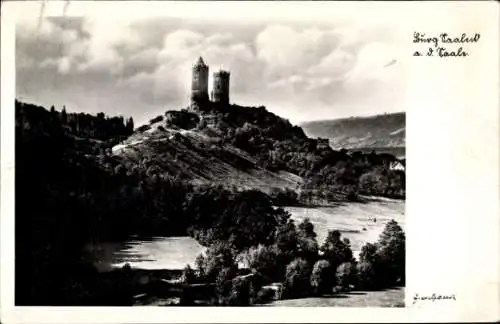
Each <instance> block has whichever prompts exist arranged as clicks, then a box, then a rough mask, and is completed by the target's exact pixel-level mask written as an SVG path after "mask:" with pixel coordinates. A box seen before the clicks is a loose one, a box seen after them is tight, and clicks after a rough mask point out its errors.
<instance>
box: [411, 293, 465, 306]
mask: <svg viewBox="0 0 500 324" xmlns="http://www.w3.org/2000/svg"><path fill="white" fill-rule="evenodd" d="M419 300H430V301H432V302H435V301H436V300H457V299H456V298H455V295H454V294H453V295H440V294H435V293H434V294H432V295H430V296H419V295H418V294H415V296H413V305H415V304H416V303H417V301H419Z"/></svg>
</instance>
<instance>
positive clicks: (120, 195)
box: [15, 101, 404, 305]
mask: <svg viewBox="0 0 500 324" xmlns="http://www.w3.org/2000/svg"><path fill="white" fill-rule="evenodd" d="M260 111H261V112H262V109H261V110H260ZM248 113H251V112H250V111H248ZM226 114H229V116H231V113H226ZM266 115H268V114H266ZM238 116H239V114H236V116H233V117H228V118H229V119H230V120H231V121H233V122H234V123H235V125H237V128H236V131H235V133H236V132H238V133H241V134H243V135H241V136H240V135H234V136H233V139H230V138H231V137H230V136H229V135H228V137H227V140H231V141H233V140H234V138H237V143H235V145H239V146H241V147H245V145H249V147H248V148H246V149H248V150H249V151H251V150H256V151H255V152H256V153H258V152H263V150H260V151H259V150H258V147H259V145H264V144H262V143H260V142H259V141H260V140H252V138H255V135H253V137H248V134H247V133H248V132H247V131H245V129H250V130H252V132H255V127H253V126H248V124H246V122H244V120H245V119H247V118H249V119H250V120H259V118H260V117H259V116H260V115H257V116H245V117H241V118H240V117H238ZM269 116H271V115H269ZM269 116H267V118H269V120H268V121H267V122H266V123H269V126H268V127H267V128H266V127H264V128H262V129H263V131H262V132H264V134H265V137H263V138H274V139H275V140H276V141H277V143H278V144H276V145H275V144H273V149H275V150H279V149H278V148H279V147H280V145H283V143H287V142H286V141H291V142H290V143H291V144H290V145H292V147H295V146H297V145H299V144H300V145H305V144H306V143H307V140H306V139H304V135H303V132H301V129H300V128H295V127H293V126H291V125H290V124H289V123H287V122H286V121H283V120H281V119H279V120H281V124H279V123H278V124H277V126H275V127H276V129H278V130H281V131H278V132H276V129H272V127H271V126H270V125H271V124H273V123H275V122H276V121H278V119H273V118H279V117H277V116H275V117H269ZM245 125H247V126H245ZM280 125H281V126H280ZM240 127H241V131H240ZM133 128H134V125H133V120H132V119H131V118H129V119H127V120H124V119H123V118H121V117H106V116H104V114H98V115H96V116H91V115H88V114H68V113H66V112H65V109H63V110H62V111H61V112H58V111H56V110H55V109H50V110H46V109H44V108H42V107H38V106H34V105H30V104H24V103H21V102H18V101H16V180H15V181H16V183H15V190H16V192H15V197H16V198H15V199H16V202H15V204H16V205H15V208H16V233H15V234H16V235H15V237H16V239H15V243H16V265H15V271H16V304H17V305H39V304H43V305H64V304H93V305H94V304H96V305H98V304H115V303H116V304H125V305H126V304H128V303H129V302H130V301H129V300H128V299H127V298H126V297H127V296H128V294H127V293H126V292H124V290H123V289H126V285H121V284H120V283H119V282H114V281H112V282H106V283H103V282H101V281H100V280H101V279H100V276H99V275H98V274H97V273H96V272H95V269H93V268H92V267H90V266H88V265H87V264H86V263H85V262H84V261H83V260H81V251H82V248H83V246H84V245H85V244H86V243H88V242H89V241H92V240H104V239H123V238H126V237H128V236H129V235H132V234H135V235H145V236H147V235H163V236H168V235H185V234H189V235H191V236H193V237H195V238H196V239H197V240H198V241H199V242H200V243H201V244H203V245H205V246H208V247H209V253H208V254H207V257H206V258H205V259H200V260H199V264H200V269H199V270H200V271H199V273H198V274H196V275H195V278H196V280H202V281H203V280H204V281H207V280H209V281H211V280H215V281H216V282H218V283H220V285H219V286H221V288H218V289H221V290H220V292H219V293H218V294H217V296H226V295H227V293H228V291H229V294H230V292H231V290H232V289H233V288H234V287H233V286H231V285H229V286H228V282H232V280H233V279H234V278H235V273H234V272H233V270H234V261H235V258H236V256H238V255H242V254H245V253H247V254H248V255H254V254H255V255H256V256H255V257H256V258H257V259H259V260H260V258H263V259H264V260H268V259H272V260H273V261H276V262H277V261H279V263H278V264H274V265H273V264H272V262H271V264H266V262H267V261H263V262H264V265H262V267H263V268H262V270H261V271H258V272H259V273H260V274H262V275H263V276H264V278H268V279H264V281H263V282H265V281H266V280H268V281H269V280H283V281H284V282H288V283H286V285H289V286H290V285H291V286H292V287H295V284H296V282H299V283H300V285H306V286H307V283H306V282H305V281H304V280H305V279H304V278H303V276H305V275H306V274H307V276H309V275H312V274H314V276H316V277H318V276H319V277H318V278H322V275H321V273H323V272H322V271H327V270H324V268H328V269H330V270H328V271H330V272H329V273H331V271H338V268H339V267H340V266H341V264H342V263H345V262H353V260H352V258H351V257H349V253H348V252H345V253H347V254H345V255H346V257H342V258H340V259H338V256H337V254H336V253H337V252H335V253H333V254H332V253H331V252H329V251H330V250H332V249H333V250H335V249H341V250H342V251H344V250H343V249H347V247H346V246H348V243H347V242H344V241H340V238H339V237H338V233H333V234H332V237H331V238H329V241H332V242H333V243H332V244H333V245H331V246H330V245H328V246H325V247H322V250H323V251H324V252H323V254H322V255H323V257H322V258H320V257H319V254H318V249H317V243H315V240H314V237H315V234H314V231H313V229H312V228H311V226H310V225H309V224H301V225H299V226H298V228H297V227H296V226H295V224H294V223H293V222H292V221H291V220H290V219H289V217H290V215H289V214H288V213H286V212H285V211H284V210H283V209H281V208H276V207H273V206H274V205H276V201H279V199H281V200H286V199H289V198H290V197H292V198H293V197H294V194H293V193H289V194H285V195H284V196H285V197H282V196H283V194H282V193H277V194H276V195H275V196H273V195H271V196H268V195H266V194H263V193H261V192H258V191H255V190H246V191H232V190H228V189H227V188H222V187H211V186H208V187H200V186H198V187H195V186H193V185H191V184H190V183H189V182H184V181H178V179H177V178H175V177H174V176H173V175H171V174H166V173H163V174H162V173H153V174H152V173H151V169H150V168H127V167H124V166H123V165H122V164H121V163H120V160H119V159H118V158H116V157H114V156H112V155H110V154H109V148H110V147H111V146H113V145H115V144H116V143H118V142H119V141H120V140H122V139H123V138H124V137H127V136H128V135H130V134H131V133H132V131H133ZM282 128H284V129H289V128H290V129H291V130H292V133H291V134H293V136H291V137H290V138H280V136H281V135H280V134H281V133H282V131H283V129H282ZM226 129H230V128H226ZM245 134H246V135H245ZM259 136H261V135H259ZM265 141H267V139H266V140H265ZM267 142H268V141H267ZM245 143H248V144H245ZM297 143H299V144H297ZM294 145H295V146H294ZM286 147H287V146H286V145H285V148H286ZM285 148H283V152H285ZM304 150H305V151H307V150H308V148H307V145H305V146H304ZM332 154H342V155H345V153H335V152H334V153H332V152H330V151H327V152H326V153H325V154H324V157H321V154H320V153H318V152H317V150H316V151H314V152H313V155H314V156H315V157H318V156H319V157H320V158H319V161H320V162H319V164H318V163H316V164H314V166H316V167H317V166H318V165H319V166H320V167H319V168H318V170H319V171H318V172H326V171H322V170H324V169H325V167H326V166H328V165H337V163H339V161H340V160H337V159H335V158H333V156H332ZM297 156H299V155H297ZM300 156H302V155H300ZM325 159H326V160H325ZM328 159H333V160H334V161H335V162H329V161H330V160H328ZM363 161H366V160H363ZM289 162H290V161H289ZM322 163H323V164H324V166H321V165H322ZM344 163H348V162H346V161H344ZM359 163H360V166H359V168H360V169H363V168H368V166H366V165H362V162H359ZM363 163H365V164H366V163H367V162H363ZM287 165H291V166H290V167H289V168H290V170H297V171H300V170H302V171H304V170H306V169H308V170H309V171H311V170H314V166H309V167H307V168H304V169H300V168H299V167H297V166H295V164H293V163H291V164H287ZM363 170H364V169H363ZM370 170H372V171H373V170H375V169H373V168H372V167H371V166H370ZM339 172H340V171H339ZM340 173H341V174H342V175H344V174H345V171H344V172H340ZM335 174H336V173H335ZM375 176H378V174H375ZM310 179H311V180H310V181H314V177H312V176H311V177H310ZM332 179H333V180H331V181H337V180H335V179H336V178H335V176H334V175H332ZM316 181H319V180H316ZM328 181H330V180H328ZM372 181H375V180H372ZM367 182H369V181H368V180H367ZM375 184H376V183H375ZM372 185H374V184H372ZM356 190H357V191H361V190H359V188H356ZM384 190H385V189H384ZM280 195H281V196H280ZM250 201H251V203H249V202H250ZM393 227H394V228H395V229H394V228H393V229H392V230H389V232H390V233H388V234H387V235H386V236H388V237H389V238H388V239H387V240H388V241H391V242H392V241H394V239H393V238H392V236H393V235H394V233H393V232H396V233H400V232H401V231H400V228H398V226H397V224H395V225H394V224H393ZM397 235H399V239H398V241H397V242H398V243H397V244H398V245H397V249H396V250H397V253H396V252H394V253H396V254H397V257H399V258H400V257H401V253H403V254H402V255H403V256H404V239H403V242H402V243H401V237H403V238H404V234H403V233H401V234H397ZM401 235H402V236H401ZM339 242H343V243H339ZM342 244H344V245H342ZM391 244H392V243H391ZM401 244H402V246H401ZM401 248H402V249H403V252H401ZM217 249H222V251H225V252H223V253H222V252H220V251H219V252H220V253H219V252H217V251H218V250H217ZM366 249H367V251H366V253H365V254H366V255H367V256H366V258H364V259H363V258H362V260H360V262H359V263H358V264H357V265H356V266H355V267H354V266H353V267H354V268H356V269H360V270H361V271H368V272H367V273H370V275H372V272H373V276H375V275H376V274H375V273H378V274H377V275H380V274H381V273H389V272H387V269H388V268H387V267H389V266H388V264H390V265H391V266H392V264H394V262H392V261H390V262H389V261H387V262H386V261H381V260H386V259H387V260H389V259H390V260H393V259H394V258H395V256H392V255H391V256H385V254H384V253H385V252H380V251H385V250H384V248H383V244H382V243H381V244H379V245H377V246H375V247H374V248H373V247H371V246H368V247H367V248H366ZM390 249H393V247H392V246H391V248H390ZM212 250H214V252H213V253H212V254H211V252H210V251H212ZM259 251H260V252H259ZM346 251H347V250H346ZM342 253H344V252H342ZM391 253H392V252H391ZM351 254H352V253H351ZM211 255H214V258H215V259H216V260H215V261H213V260H211ZM221 255H222V256H224V257H223V260H222V261H220V262H221V264H222V265H223V267H222V268H221V265H220V264H219V263H218V262H219V261H217V260H218V258H219V257H220V256H221ZM274 255H276V256H277V258H274ZM343 255H344V254H343ZM297 258H298V259H297ZM365 259H366V260H365ZM370 260H371V261H370ZM403 260H404V258H403ZM322 261H325V262H328V265H327V264H326V263H325V262H322ZM341 261H342V262H341ZM364 261H366V262H364ZM368 261H370V262H371V263H367V262H368ZM214 262H215V265H213V263H214ZM252 262H253V264H254V265H255V267H256V268H259V267H261V265H257V263H259V262H260V261H259V262H257V261H251V263H252ZM318 262H320V264H319V265H318V264H317V263H318ZM384 262H385V263H384ZM397 262H401V260H400V259H398V261H397ZM353 264H354V263H353ZM398 264H400V263H398ZM226 265H227V266H226ZM285 265H286V267H285ZM313 266H314V267H313ZM311 267H312V269H313V270H312V271H313V272H312V274H311V273H310V272H309V270H307V269H310V268H311ZM345 267H350V266H345ZM360 267H361V268H360ZM377 267H380V269H382V270H377V271H379V272H377V271H376V270H375V269H378V268H377ZM403 267H404V262H403ZM316 268H318V270H316V272H315V270H314V269H316ZM214 269H215V270H214ZM363 269H365V270H363ZM391 269H392V268H391ZM219 270H220V271H219ZM306 270H307V271H306ZM328 271H327V272H328ZM391 271H393V272H394V274H393V275H391V276H392V277H391V278H390V279H387V280H388V283H387V284H385V286H387V285H389V284H393V283H396V282H398V281H399V282H400V281H401V280H404V278H403V279H402V278H401V277H402V276H403V277H404V272H401V264H400V265H399V266H398V267H397V269H393V270H391ZM188 272H189V271H188ZM215 274H217V276H216V275H215ZM215 276H216V277H215ZM220 276H226V277H221V278H219V277H220ZM191 277H193V276H191ZM316 277H315V278H316ZM330 278H331V277H330ZM287 280H288V281H287ZM315 280H316V281H318V280H321V279H315ZM366 280H368V279H366ZM316 281H315V282H316ZM367 282H370V280H368V281H367ZM377 282H379V283H380V282H381V281H377ZM238 285H239V286H238ZM286 285H285V286H286ZM367 285H369V284H367ZM222 286H224V287H225V288H224V287H222ZM240 286H241V287H247V286H246V283H241V282H240V283H238V284H236V287H240ZM228 287H229V288H228ZM304 287H305V286H304ZM313 287H316V288H315V289H316V290H318V289H319V290H321V289H324V288H321V287H323V285H319V286H318V284H313V285H312V286H311V289H313ZM318 287H320V288H318ZM326 287H330V286H329V284H328V285H326ZM228 289H229V290H228ZM234 289H236V288H234ZM241 289H246V288H241ZM290 289H291V290H288V291H289V292H287V294H288V293H289V294H290V296H294V294H296V292H293V291H294V289H296V288H290ZM301 289H302V288H301ZM301 289H299V290H300V291H302V290H301ZM308 289H309V288H308ZM313 290H314V289H313ZM327 290H331V289H330V288H327ZM304 291H309V290H304ZM311 291H312V290H311ZM231 298H233V297H231ZM231 298H229V299H231ZM234 298H236V297H234ZM236 299H237V300H238V301H237V302H234V301H224V300H225V299H224V298H222V297H221V298H219V299H218V301H214V303H219V304H234V303H236V304H238V303H243V301H241V298H240V297H238V298H236ZM243 299H244V300H246V302H249V301H248V299H245V298H243ZM186 300H187V301H186V302H189V298H187V299H186Z"/></svg>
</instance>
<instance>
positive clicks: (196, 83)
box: [191, 56, 208, 102]
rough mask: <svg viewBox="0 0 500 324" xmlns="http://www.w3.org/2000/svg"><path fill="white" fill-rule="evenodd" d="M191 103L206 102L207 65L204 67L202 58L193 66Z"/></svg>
mask: <svg viewBox="0 0 500 324" xmlns="http://www.w3.org/2000/svg"><path fill="white" fill-rule="evenodd" d="M191 101H192V102H203V101H208V65H205V62H203V58H201V56H200V58H199V59H198V62H196V64H195V65H194V66H193V80H192V82H191Z"/></svg>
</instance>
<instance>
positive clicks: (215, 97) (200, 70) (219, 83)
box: [191, 56, 230, 104]
mask: <svg viewBox="0 0 500 324" xmlns="http://www.w3.org/2000/svg"><path fill="white" fill-rule="evenodd" d="M208 72H209V67H208V65H206V64H205V62H204V61H203V58H202V57H201V56H200V58H199V59H198V61H197V62H196V64H195V65H194V66H193V79H192V82H191V102H192V103H203V102H207V101H209V97H208ZM229 75H230V74H229V72H228V71H223V70H220V71H219V72H215V73H214V76H213V77H214V80H213V87H212V93H211V98H210V99H211V101H212V102H215V103H222V104H229Z"/></svg>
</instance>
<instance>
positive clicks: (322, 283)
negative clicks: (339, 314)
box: [311, 260, 335, 295]
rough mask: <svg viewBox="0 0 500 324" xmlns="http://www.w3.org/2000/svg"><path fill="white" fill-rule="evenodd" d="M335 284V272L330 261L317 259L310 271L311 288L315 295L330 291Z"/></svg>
mask: <svg viewBox="0 0 500 324" xmlns="http://www.w3.org/2000/svg"><path fill="white" fill-rule="evenodd" d="M334 284H335V274H334V272H333V270H332V266H331V264H330V262H328V261H326V260H319V261H318V262H316V263H315V264H314V267H313V270H312V273H311V288H312V289H313V291H314V293H315V294H317V295H322V294H324V293H328V292H331V291H332V287H333V285H334Z"/></svg>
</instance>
